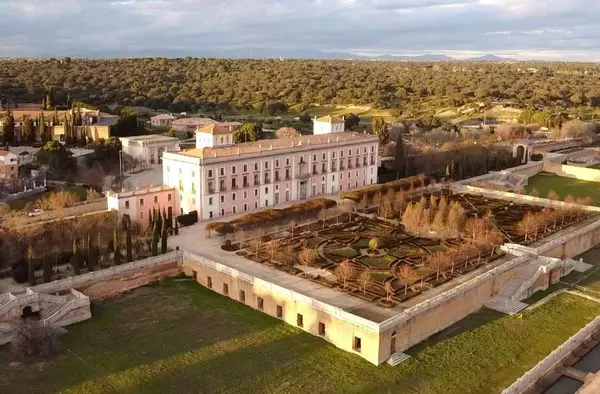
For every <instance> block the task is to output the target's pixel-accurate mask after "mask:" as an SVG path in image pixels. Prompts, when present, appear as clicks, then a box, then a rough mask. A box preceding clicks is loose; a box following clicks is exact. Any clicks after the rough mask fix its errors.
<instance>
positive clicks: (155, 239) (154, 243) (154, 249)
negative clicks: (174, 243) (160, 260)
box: [152, 220, 160, 256]
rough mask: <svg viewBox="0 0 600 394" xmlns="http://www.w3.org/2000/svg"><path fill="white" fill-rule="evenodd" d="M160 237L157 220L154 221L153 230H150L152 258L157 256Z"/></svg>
mask: <svg viewBox="0 0 600 394" xmlns="http://www.w3.org/2000/svg"><path fill="white" fill-rule="evenodd" d="M159 235H160V227H159V226H158V220H155V221H154V229H153V230H152V256H156V255H157V254H158V238H159Z"/></svg>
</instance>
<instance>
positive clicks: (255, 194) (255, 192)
mask: <svg viewBox="0 0 600 394" xmlns="http://www.w3.org/2000/svg"><path fill="white" fill-rule="evenodd" d="M254 197H258V189H254Z"/></svg>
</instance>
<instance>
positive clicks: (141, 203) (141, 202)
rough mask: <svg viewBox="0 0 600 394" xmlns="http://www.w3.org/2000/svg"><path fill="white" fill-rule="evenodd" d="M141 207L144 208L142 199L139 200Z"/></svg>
mask: <svg viewBox="0 0 600 394" xmlns="http://www.w3.org/2000/svg"><path fill="white" fill-rule="evenodd" d="M143 206H144V199H143V198H140V207H143Z"/></svg>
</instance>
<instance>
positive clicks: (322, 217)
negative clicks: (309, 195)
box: [317, 209, 329, 230]
mask: <svg viewBox="0 0 600 394" xmlns="http://www.w3.org/2000/svg"><path fill="white" fill-rule="evenodd" d="M328 218H329V212H328V211H327V209H321V210H320V211H319V214H318V215H317V219H319V220H320V221H321V223H323V230H324V229H325V224H326V222H327V219H328Z"/></svg>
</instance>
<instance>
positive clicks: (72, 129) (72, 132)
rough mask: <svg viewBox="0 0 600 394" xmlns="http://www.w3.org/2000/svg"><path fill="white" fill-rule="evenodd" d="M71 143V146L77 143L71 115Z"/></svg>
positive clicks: (73, 116)
mask: <svg viewBox="0 0 600 394" xmlns="http://www.w3.org/2000/svg"><path fill="white" fill-rule="evenodd" d="M69 128H70V129H71V142H72V143H73V144H76V143H77V124H76V123H75V114H72V115H71V126H70V127H69Z"/></svg>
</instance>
